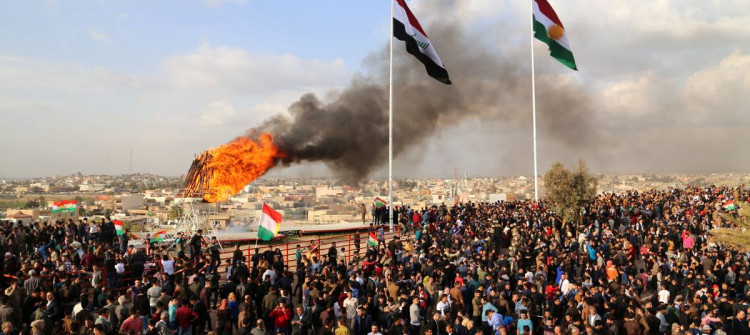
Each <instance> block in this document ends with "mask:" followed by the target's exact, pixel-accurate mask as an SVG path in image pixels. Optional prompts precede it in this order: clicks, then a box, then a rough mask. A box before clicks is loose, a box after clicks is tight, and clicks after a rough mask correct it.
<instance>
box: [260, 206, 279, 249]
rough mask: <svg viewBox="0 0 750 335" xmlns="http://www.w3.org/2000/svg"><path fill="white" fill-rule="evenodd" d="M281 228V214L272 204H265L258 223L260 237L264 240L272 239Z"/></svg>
mask: <svg viewBox="0 0 750 335" xmlns="http://www.w3.org/2000/svg"><path fill="white" fill-rule="evenodd" d="M280 229H281V214H280V213H279V212H277V211H275V210H273V208H271V206H268V205H266V204H265V203H264V204H263V212H262V213H261V214H260V223H258V238H259V239H261V240H263V241H270V240H271V239H272V238H273V237H274V236H276V234H278V233H279V230H280Z"/></svg>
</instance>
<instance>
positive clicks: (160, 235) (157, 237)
mask: <svg viewBox="0 0 750 335" xmlns="http://www.w3.org/2000/svg"><path fill="white" fill-rule="evenodd" d="M166 234H167V231H166V230H162V231H158V232H155V233H154V235H151V242H163V241H164V235H166Z"/></svg>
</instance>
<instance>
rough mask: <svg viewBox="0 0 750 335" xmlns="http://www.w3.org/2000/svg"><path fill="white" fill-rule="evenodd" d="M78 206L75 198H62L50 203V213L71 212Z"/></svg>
mask: <svg viewBox="0 0 750 335" xmlns="http://www.w3.org/2000/svg"><path fill="white" fill-rule="evenodd" d="M76 208H78V201H77V200H62V201H55V202H53V203H52V213H73V212H75V211H76Z"/></svg>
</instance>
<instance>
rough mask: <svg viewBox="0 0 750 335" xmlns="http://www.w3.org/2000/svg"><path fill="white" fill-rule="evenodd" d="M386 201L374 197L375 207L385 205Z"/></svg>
mask: <svg viewBox="0 0 750 335" xmlns="http://www.w3.org/2000/svg"><path fill="white" fill-rule="evenodd" d="M387 203H388V201H385V200H383V199H380V197H377V198H375V207H377V208H380V207H383V206H385V205H386V204H387Z"/></svg>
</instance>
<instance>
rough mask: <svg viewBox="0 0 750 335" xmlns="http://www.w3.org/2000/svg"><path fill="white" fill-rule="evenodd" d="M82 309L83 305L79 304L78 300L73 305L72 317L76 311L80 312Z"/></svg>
mask: <svg viewBox="0 0 750 335" xmlns="http://www.w3.org/2000/svg"><path fill="white" fill-rule="evenodd" d="M82 310H83V306H81V303H80V302H79V303H77V304H76V305H75V306H73V317H75V316H76V314H78V312H80V311H82Z"/></svg>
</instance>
